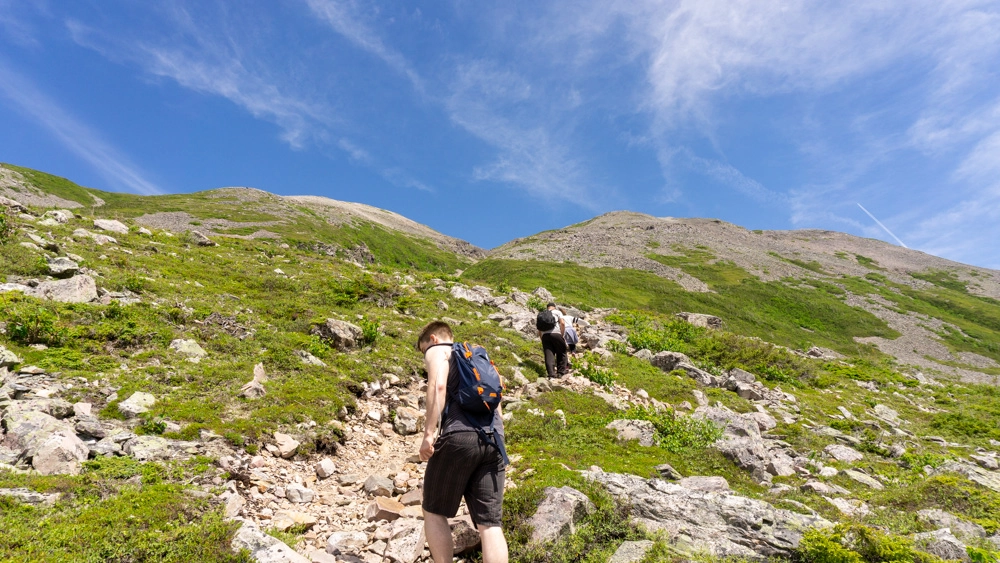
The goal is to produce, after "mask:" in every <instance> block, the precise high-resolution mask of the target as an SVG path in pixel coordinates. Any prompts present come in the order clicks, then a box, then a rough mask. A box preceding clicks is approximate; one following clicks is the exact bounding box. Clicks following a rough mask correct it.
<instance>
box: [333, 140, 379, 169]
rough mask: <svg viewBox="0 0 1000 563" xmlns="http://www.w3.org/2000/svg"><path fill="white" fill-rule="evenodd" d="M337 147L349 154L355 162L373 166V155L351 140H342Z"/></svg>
mask: <svg viewBox="0 0 1000 563" xmlns="http://www.w3.org/2000/svg"><path fill="white" fill-rule="evenodd" d="M337 146H338V147H339V148H340V150H342V151H344V152H346V153H347V156H348V157H350V159H351V160H353V161H354V162H360V163H362V164H371V162H372V155H371V154H369V153H368V151H366V150H365V149H363V148H361V147H359V146H358V145H356V144H354V142H353V141H351V140H350V139H340V140H339V141H337Z"/></svg>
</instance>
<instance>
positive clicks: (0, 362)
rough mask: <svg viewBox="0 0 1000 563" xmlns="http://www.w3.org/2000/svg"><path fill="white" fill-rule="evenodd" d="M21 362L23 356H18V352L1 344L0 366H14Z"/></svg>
mask: <svg viewBox="0 0 1000 563" xmlns="http://www.w3.org/2000/svg"><path fill="white" fill-rule="evenodd" d="M19 363H21V358H18V357H17V354H15V353H14V352H11V351H10V350H8V349H6V348H4V347H3V346H0V368H7V367H14V366H15V365H17V364H19Z"/></svg>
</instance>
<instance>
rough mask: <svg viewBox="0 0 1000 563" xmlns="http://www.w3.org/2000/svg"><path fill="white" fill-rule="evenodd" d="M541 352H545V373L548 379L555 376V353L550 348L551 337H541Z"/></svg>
mask: <svg viewBox="0 0 1000 563" xmlns="http://www.w3.org/2000/svg"><path fill="white" fill-rule="evenodd" d="M542 350H543V351H544V352H545V373H546V374H548V376H549V377H555V376H556V352H555V350H553V348H552V335H551V334H543V335H542Z"/></svg>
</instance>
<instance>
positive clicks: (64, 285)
mask: <svg viewBox="0 0 1000 563" xmlns="http://www.w3.org/2000/svg"><path fill="white" fill-rule="evenodd" d="M25 293H26V294H27V295H30V296H32V297H37V298H39V299H47V300H49V301H57V302H59V303H90V302H91V301H95V300H97V284H95V283H94V278H92V277H90V276H87V275H80V276H73V277H72V278H69V279H66V280H56V281H45V282H42V283H40V284H38V286H36V287H33V288H31V289H30V290H28V291H25Z"/></svg>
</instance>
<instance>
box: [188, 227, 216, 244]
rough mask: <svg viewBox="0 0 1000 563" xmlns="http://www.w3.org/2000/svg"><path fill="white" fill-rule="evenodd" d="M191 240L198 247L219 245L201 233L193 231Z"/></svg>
mask: <svg viewBox="0 0 1000 563" xmlns="http://www.w3.org/2000/svg"><path fill="white" fill-rule="evenodd" d="M191 238H192V239H193V240H194V243H195V244H197V245H198V246H218V243H217V242H215V241H214V240H212V239H210V238H208V237H207V236H205V234H204V233H202V232H201V231H191Z"/></svg>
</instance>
